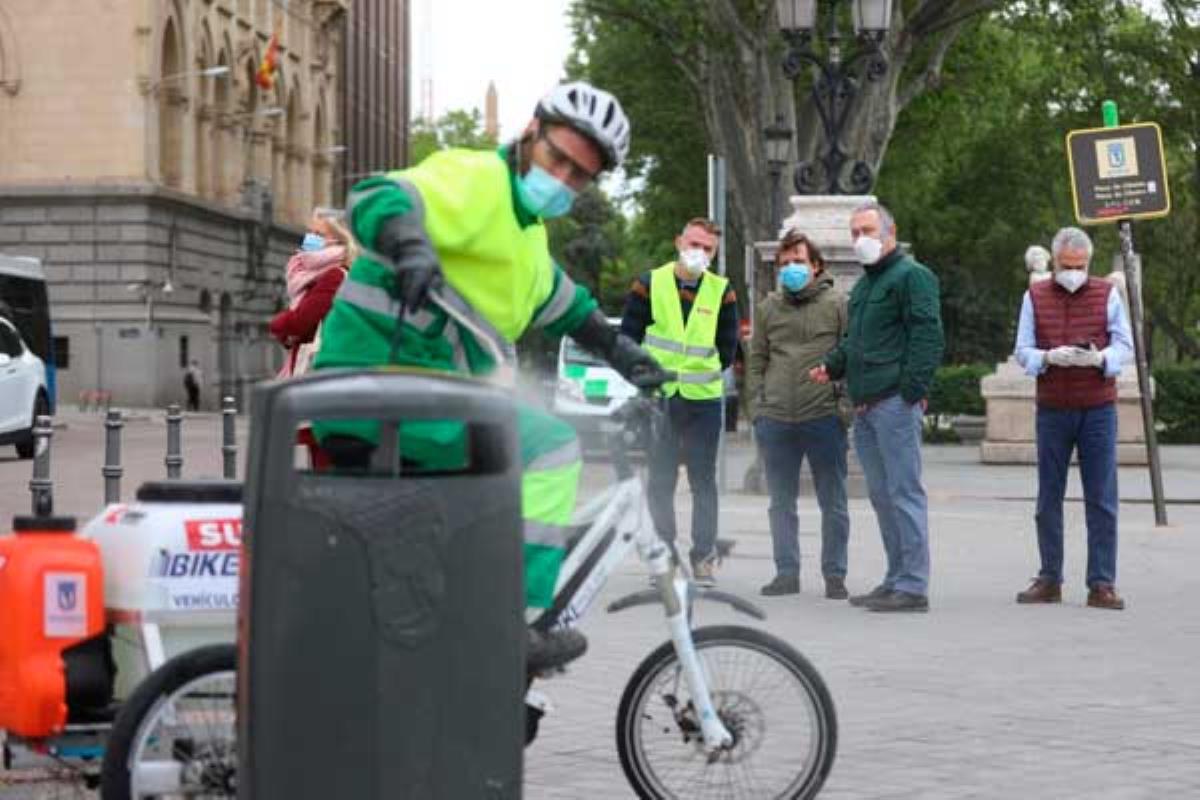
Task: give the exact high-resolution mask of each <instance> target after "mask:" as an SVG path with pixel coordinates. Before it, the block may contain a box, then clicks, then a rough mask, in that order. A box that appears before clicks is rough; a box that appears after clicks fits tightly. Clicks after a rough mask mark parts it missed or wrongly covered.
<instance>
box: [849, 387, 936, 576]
mask: <svg viewBox="0 0 1200 800" xmlns="http://www.w3.org/2000/svg"><path fill="white" fill-rule="evenodd" d="M922 416H924V412H923V411H922V409H921V406H920V404H910V403H906V402H905V401H904V400H903V399H901V397H900V396H899V395H892V396H891V397H888V398H886V399H884V400H880V401H879V402H878V403H875V404H874V405H872V406H871V407H870V408H869V409H867V410H866V411H864V412H862V413H860V414H858V415H857V416H856V417H855V419H854V449H855V450H856V451H857V452H858V460H859V461H860V462H862V468H863V476H864V477H866V479H867V494H868V495H869V496H870V498H871V505H872V506H874V508H875V518H876V519H877V520H878V522H879V536H880V538H882V539H883V550H884V553H885V554H886V555H887V574H886V575H885V576H884V578H883V585H884V586H885V587H887V588H888V589H892V590H895V591H899V592H908V593H910V594H919V595H925V594H927V593H928V592H929V511H928V503H927V501H926V498H925V489H924V487H922V486H921V418H922Z"/></svg>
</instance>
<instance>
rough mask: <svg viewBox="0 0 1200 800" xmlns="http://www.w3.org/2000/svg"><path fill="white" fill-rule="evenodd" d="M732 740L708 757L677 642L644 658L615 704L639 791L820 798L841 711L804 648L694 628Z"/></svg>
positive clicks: (647, 796) (622, 749) (694, 796)
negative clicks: (681, 664)
mask: <svg viewBox="0 0 1200 800" xmlns="http://www.w3.org/2000/svg"><path fill="white" fill-rule="evenodd" d="M692 637H693V640H694V641H695V644H696V652H697V654H698V656H699V658H700V662H701V664H702V665H703V668H704V673H705V675H706V677H707V679H708V683H709V689H710V692H711V694H712V700H713V705H714V707H715V708H716V710H717V714H718V716H720V718H721V721H722V722H723V723H724V724H725V727H726V728H728V729H729V731H730V732H731V733H732V734H733V736H734V742H733V744H732V745H731V746H730V747H729V748H728V749H726V750H724V751H721V752H720V753H718V754H717V755H716V757H715V758H714V759H712V760H711V761H710V759H709V754H708V752H707V751H706V748H705V746H704V738H703V736H702V735H701V733H700V724H699V719H698V716H697V713H696V709H695V706H694V705H693V703H692V699H691V697H690V690H689V688H688V685H687V681H686V680H685V678H684V676H683V671H682V667H681V666H680V663H679V659H678V657H677V656H676V654H675V648H674V646H673V645H672V643H671V642H666V643H665V644H663V645H662V646H660V647H659V648H658V649H656V650H655V651H654V652H653V653H651V654H650V655H649V656H647V657H646V659H645V660H644V661H642V663H641V665H640V666H639V667H638V668H637V671H636V672H634V674H633V677H632V678H630V680H629V684H628V685H627V686H626V687H625V693H624V694H623V695H622V697H621V705H620V708H619V709H618V711H617V751H618V753H619V754H620V756H621V767H622V769H624V770H625V776H626V778H628V780H629V783H630V784H631V785H632V786H633V788H634V791H636V792H637V794H638V797H641V798H643V800H665V799H666V798H681V799H682V798H687V800H703V798H723V799H724V798H747V799H749V798H753V799H754V800H765V798H787V799H788V800H795V799H803V798H811V797H815V796H816V794H817V792H819V791H820V790H821V786H822V785H823V784H824V783H825V779H826V777H827V776H828V775H829V771H830V769H832V767H833V760H834V757H835V755H836V753H837V714H836V711H835V710H834V706H833V699H832V698H831V697H830V695H829V690H828V689H826V687H825V682H824V681H822V680H821V676H820V675H819V674H818V673H817V671H816V669H814V668H813V666H812V664H810V663H809V662H808V661H807V660H806V659H805V658H804V656H802V655H800V653H799V652H797V651H796V650H795V648H793V647H791V646H790V645H788V644H787V643H786V642H784V641H782V640H781V639H778V638H776V637H774V636H771V635H770V634H767V633H764V632H763V631H758V630H754V629H752V628H743V627H739V626H734V625H721V626H713V627H707V628H700V629H697V630H695V631H693V633H692Z"/></svg>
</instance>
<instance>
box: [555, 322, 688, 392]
mask: <svg viewBox="0 0 1200 800" xmlns="http://www.w3.org/2000/svg"><path fill="white" fill-rule="evenodd" d="M571 338H572V339H574V340H575V341H576V342H578V343H579V345H580V346H581V347H583V348H584V349H585V350H589V351H590V352H592V353H594V354H595V355H598V356H600V357H601V358H603V359H604V360H605V361H607V362H608V363H609V364H612V366H613V369H615V370H616V371H617V372H619V373H621V375H622V377H624V378H625V380H627V381H629V382H630V383H632V384H633V385H634V386H637V387H638V388H639V389H653V388H656V387H658V386H661V385H662V384H664V383H666V382H667V381H669V380H670V378H671V376H670V375H669V374H668V373H666V372H664V371H663V369H662V367H660V366H659V365H658V362H657V361H655V360H654V356H652V355H650V354H649V353H647V352H646V351H645V350H643V349H642V348H641V347H640V346H639V345H638V344H637V343H636V342H634V341H633V339H630V338H629V337H628V336H626V335H625V334H623V333H621V332H620V331H618V330H617V329H616V328H614V327H613V326H612V325H609V324H608V320H607V319H605V317H604V315H603V314H601V313H600V311H599V310H594V311H592V313H591V314H590V315H588V318H587V319H585V320H584V321H583V324H582V325H580V326H579V327H578V328H576V329H575V330H574V331H573V332H572V333H571Z"/></svg>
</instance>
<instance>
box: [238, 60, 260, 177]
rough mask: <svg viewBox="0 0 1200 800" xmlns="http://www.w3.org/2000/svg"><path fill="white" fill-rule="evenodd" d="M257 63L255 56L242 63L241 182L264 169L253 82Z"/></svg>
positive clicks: (256, 90)
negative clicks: (242, 138) (260, 158)
mask: <svg viewBox="0 0 1200 800" xmlns="http://www.w3.org/2000/svg"><path fill="white" fill-rule="evenodd" d="M257 65H258V59H257V57H250V58H247V59H246V60H245V61H244V62H243V64H242V73H243V75H244V83H243V85H242V92H241V98H240V100H241V108H240V109H239V113H240V119H241V121H242V126H243V131H244V133H243V136H244V140H245V152H244V156H243V158H242V173H241V177H242V181H241V183H242V184H244V183H245V182H246V181H248V180H250V179H251V178H255V177H260V176H262V175H263V174H264V173H265V170H264V171H260V170H259V151H260V150H262V149H263V141H262V140H263V138H264V137H263V135H262V133H261V130H260V128H259V114H258V85H257V84H256V83H255V82H254V73H255V69H256V67H257Z"/></svg>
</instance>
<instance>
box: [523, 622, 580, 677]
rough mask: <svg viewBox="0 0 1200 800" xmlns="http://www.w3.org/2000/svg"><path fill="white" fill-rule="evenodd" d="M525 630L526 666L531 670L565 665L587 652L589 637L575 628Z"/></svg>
mask: <svg viewBox="0 0 1200 800" xmlns="http://www.w3.org/2000/svg"><path fill="white" fill-rule="evenodd" d="M525 630H526V639H525V668H526V669H527V670H528V671H529V672H545V671H546V670H549V669H554V668H555V667H561V666H564V665H566V664H569V663H570V662H572V661H574V660H575V659H577V658H579V657H580V656H581V655H583V654H584V653H586V652H587V646H588V643H587V637H586V636H584V635H583V634H582V633H580V632H579V631H577V630H575V629H574V628H560V629H558V630H554V631H538V630H534V629H533V628H526V629H525Z"/></svg>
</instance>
